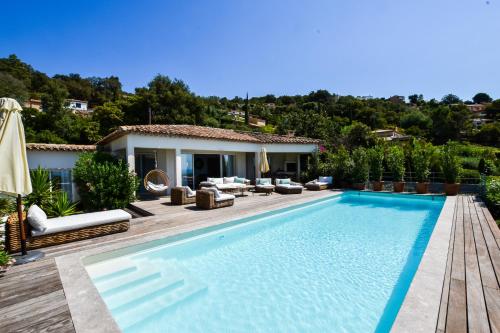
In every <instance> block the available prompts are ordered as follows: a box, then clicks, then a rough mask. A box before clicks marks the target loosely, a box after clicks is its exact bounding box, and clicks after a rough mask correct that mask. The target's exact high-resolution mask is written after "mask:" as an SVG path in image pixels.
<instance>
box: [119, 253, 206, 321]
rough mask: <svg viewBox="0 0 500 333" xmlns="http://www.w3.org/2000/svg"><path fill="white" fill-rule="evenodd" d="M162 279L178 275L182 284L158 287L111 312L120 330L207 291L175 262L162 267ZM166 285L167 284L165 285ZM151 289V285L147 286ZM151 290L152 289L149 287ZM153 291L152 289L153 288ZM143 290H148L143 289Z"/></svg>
mask: <svg viewBox="0 0 500 333" xmlns="http://www.w3.org/2000/svg"><path fill="white" fill-rule="evenodd" d="M163 269H164V271H163V273H162V274H163V275H164V277H162V279H163V278H164V279H167V280H168V279H169V278H168V276H169V275H174V276H175V275H178V276H180V277H181V278H179V280H180V281H182V283H179V282H177V283H175V282H174V283H173V284H171V285H170V286H168V285H166V286H165V287H164V288H162V287H159V285H160V284H161V283H159V282H158V285H157V286H158V288H159V289H157V290H156V291H152V292H148V294H147V295H139V297H137V298H136V300H135V301H134V300H132V301H130V302H128V303H126V304H123V305H122V306H119V307H117V308H116V309H115V310H112V313H113V317H114V318H115V319H116V321H117V322H118V324H119V326H120V328H121V329H122V330H124V329H127V328H130V327H131V326H134V325H137V324H139V323H141V322H143V321H144V320H147V319H148V318H150V317H152V316H154V315H158V314H160V313H161V312H164V311H167V310H170V309H173V307H174V306H176V305H180V304H182V303H183V302H186V301H188V300H192V299H193V298H194V297H196V296H199V295H201V294H202V293H203V292H205V291H207V290H208V287H207V286H206V285H205V284H203V283H201V282H200V281H198V280H197V279H195V278H194V277H192V276H190V274H189V272H187V270H186V269H185V268H183V267H182V265H180V264H179V263H177V262H176V261H175V260H172V261H169V262H168V264H164V265H163ZM167 284H168V283H167ZM149 286H150V287H151V285H149ZM151 288H153V287H151ZM153 289H154V288H153ZM145 290H148V291H151V290H149V289H148V288H147V287H145Z"/></svg>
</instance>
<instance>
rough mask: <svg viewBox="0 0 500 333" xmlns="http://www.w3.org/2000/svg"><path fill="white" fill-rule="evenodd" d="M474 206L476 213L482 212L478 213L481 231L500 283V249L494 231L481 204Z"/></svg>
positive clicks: (477, 203) (476, 203)
mask: <svg viewBox="0 0 500 333" xmlns="http://www.w3.org/2000/svg"><path fill="white" fill-rule="evenodd" d="M474 205H475V206H476V211H478V212H481V213H480V214H479V213H478V218H479V223H480V225H481V229H482V230H483V235H484V240H485V243H486V248H487V249H488V253H489V255H490V259H491V263H492V265H493V270H494V271H495V275H496V278H497V282H498V281H500V248H499V247H498V244H497V242H496V240H495V237H494V236H493V231H492V230H491V228H490V226H489V223H488V222H487V220H486V216H485V215H484V211H483V209H482V207H481V204H480V203H479V202H477V201H476V202H475V203H474Z"/></svg>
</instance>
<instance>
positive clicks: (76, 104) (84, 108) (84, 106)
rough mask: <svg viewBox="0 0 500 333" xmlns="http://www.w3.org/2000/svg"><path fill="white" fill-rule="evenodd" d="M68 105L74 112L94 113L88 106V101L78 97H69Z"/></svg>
mask: <svg viewBox="0 0 500 333" xmlns="http://www.w3.org/2000/svg"><path fill="white" fill-rule="evenodd" d="M66 107H67V108H68V109H70V110H71V111H72V112H73V113H77V114H82V115H87V114H89V113H92V111H93V110H92V109H89V108H88V102H87V101H80V100H78V99H67V100H66Z"/></svg>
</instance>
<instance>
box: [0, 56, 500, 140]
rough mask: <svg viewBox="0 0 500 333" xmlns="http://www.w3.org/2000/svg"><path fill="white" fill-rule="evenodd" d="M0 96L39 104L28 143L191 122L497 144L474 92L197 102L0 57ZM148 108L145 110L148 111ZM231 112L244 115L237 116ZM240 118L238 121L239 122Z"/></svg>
mask: <svg viewBox="0 0 500 333" xmlns="http://www.w3.org/2000/svg"><path fill="white" fill-rule="evenodd" d="M0 96H2V97H13V98H16V99H17V100H18V101H19V102H20V103H22V104H24V103H25V102H26V101H28V100H29V99H39V100H41V101H42V108H43V112H40V111H38V110H36V109H32V108H25V111H24V113H23V114H24V122H25V131H26V138H27V141H28V142H43V143H80V144H88V143H95V142H96V141H98V140H99V139H100V138H102V137H103V136H105V135H107V134H109V133H110V132H111V131H113V129H115V128H116V127H117V126H120V125H127V124H147V123H149V121H150V117H151V122H152V123H153V124H193V125H202V126H211V127H222V128H232V129H237V130H247V131H250V130H254V131H255V130H258V131H263V132H266V133H278V134H286V133H290V132H293V133H294V134H295V135H300V136H308V137H313V138H319V139H322V140H324V142H325V145H326V146H327V147H328V146H332V147H333V146H338V145H339V144H344V145H345V146H370V144H371V142H372V140H373V135H372V134H371V130H374V129H381V128H398V130H400V131H402V132H403V133H405V134H409V135H412V136H415V137H420V138H423V139H425V140H427V141H430V142H433V143H434V144H443V143H446V142H447V141H449V140H454V141H468V142H471V143H477V144H481V145H489V146H496V147H500V122H499V121H498V120H499V112H500V99H496V100H494V99H492V98H491V97H490V96H489V95H488V94H486V93H482V92H481V93H478V94H476V95H475V96H474V98H473V101H462V100H461V99H460V98H459V97H458V96H455V95H453V94H449V95H446V96H444V97H443V98H442V99H441V100H439V101H438V100H436V99H431V100H425V99H424V96H422V95H419V94H414V95H411V96H409V97H408V99H407V101H405V100H401V99H400V98H397V97H389V98H370V99H364V98H358V97H354V96H340V95H337V94H334V93H331V92H329V91H327V90H317V91H313V92H311V93H309V94H308V95H295V96H274V95H266V96H261V97H252V98H250V99H248V100H247V99H244V98H241V97H234V98H231V99H229V98H227V97H216V96H209V97H203V96H198V95H196V94H195V93H193V92H192V91H191V90H190V89H189V87H188V85H187V84H186V83H184V82H183V81H181V80H177V79H171V78H169V77H168V76H163V75H157V76H156V77H154V78H153V79H152V80H151V82H149V84H148V85H147V86H145V87H139V88H136V89H135V91H134V93H127V92H124V91H123V90H122V85H121V82H120V79H119V78H118V77H115V76H109V77H104V78H101V77H88V78H84V77H81V76H80V75H79V74H68V75H63V74H58V75H54V76H52V77H49V76H48V75H46V74H45V73H42V72H40V71H38V70H36V69H34V68H33V67H32V66H30V65H29V64H26V63H24V62H23V61H22V60H20V59H19V58H17V57H16V56H15V55H10V56H8V57H7V58H1V59H0ZM68 98H71V99H78V100H85V101H88V103H89V107H90V108H91V109H92V110H93V112H92V113H91V115H88V116H82V115H79V114H74V113H72V112H71V111H70V110H69V109H68V108H67V107H66V105H65V100H66V99H68ZM472 103H485V105H487V107H486V114H487V117H488V118H489V119H491V120H492V122H490V123H487V124H483V125H481V126H474V125H473V122H472V118H473V116H472V113H471V111H469V110H468V109H467V104H472ZM149 110H151V113H150V112H149ZM235 114H244V115H245V117H239V118H238V117H237V116H235ZM250 114H251V115H252V116H253V117H257V118H260V119H263V120H265V121H266V126H264V127H259V128H255V127H250V126H249V125H248V124H247V122H245V118H248V116H249V115H250ZM241 118H243V119H241Z"/></svg>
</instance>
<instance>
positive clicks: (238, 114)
mask: <svg viewBox="0 0 500 333" xmlns="http://www.w3.org/2000/svg"><path fill="white" fill-rule="evenodd" d="M228 115H230V116H232V117H233V119H234V121H237V122H239V123H243V122H245V111H240V110H230V111H228ZM248 125H249V126H252V127H264V126H266V121H265V120H264V119H260V118H258V117H255V116H253V115H249V117H248Z"/></svg>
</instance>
